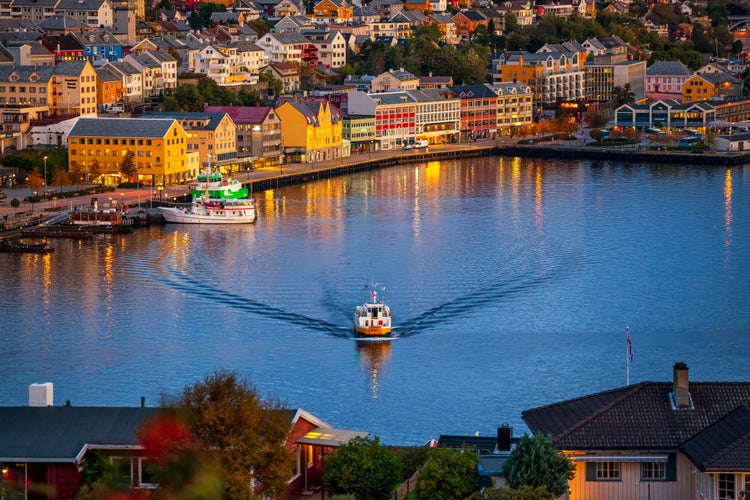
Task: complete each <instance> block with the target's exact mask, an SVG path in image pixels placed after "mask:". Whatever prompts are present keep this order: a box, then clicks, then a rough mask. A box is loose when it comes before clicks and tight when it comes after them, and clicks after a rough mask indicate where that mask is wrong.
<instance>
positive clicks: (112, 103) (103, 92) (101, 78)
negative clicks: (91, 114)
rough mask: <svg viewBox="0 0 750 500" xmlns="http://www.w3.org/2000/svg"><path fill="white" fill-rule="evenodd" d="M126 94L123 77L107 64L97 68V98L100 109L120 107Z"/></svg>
mask: <svg viewBox="0 0 750 500" xmlns="http://www.w3.org/2000/svg"><path fill="white" fill-rule="evenodd" d="M124 96H125V89H124V88H123V86H122V77H121V76H120V74H119V73H115V72H114V71H113V70H112V69H110V68H108V67H107V66H103V67H101V68H97V69H96V100H97V103H98V105H99V111H113V110H117V109H118V104H119V103H122V101H123V98H124Z"/></svg>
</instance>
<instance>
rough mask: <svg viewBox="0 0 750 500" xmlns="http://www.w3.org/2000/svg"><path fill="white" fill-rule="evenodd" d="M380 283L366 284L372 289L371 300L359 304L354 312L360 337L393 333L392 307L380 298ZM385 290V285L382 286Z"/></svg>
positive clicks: (355, 327)
mask: <svg viewBox="0 0 750 500" xmlns="http://www.w3.org/2000/svg"><path fill="white" fill-rule="evenodd" d="M377 286H378V283H372V284H369V285H365V289H369V290H370V301H369V302H365V303H364V304H362V305H359V306H357V308H356V310H355V312H354V331H355V332H356V333H357V336H359V337H367V338H377V337H389V336H390V335H391V330H392V328H391V309H390V308H389V307H388V306H387V305H385V304H384V303H383V301H382V299H381V300H378V292H377V290H376V288H377ZM381 290H382V291H385V287H384V286H383V287H382V288H381Z"/></svg>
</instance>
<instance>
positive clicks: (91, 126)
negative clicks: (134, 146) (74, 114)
mask: <svg viewBox="0 0 750 500" xmlns="http://www.w3.org/2000/svg"><path fill="white" fill-rule="evenodd" d="M174 122H175V121H174V119H168V118H166V119H151V118H124V119H123V118H80V119H79V120H78V122H77V123H76V124H75V126H73V130H71V131H70V135H71V136H83V137H146V138H162V137H164V136H165V135H167V132H168V131H169V128H170V127H171V126H172V124H174Z"/></svg>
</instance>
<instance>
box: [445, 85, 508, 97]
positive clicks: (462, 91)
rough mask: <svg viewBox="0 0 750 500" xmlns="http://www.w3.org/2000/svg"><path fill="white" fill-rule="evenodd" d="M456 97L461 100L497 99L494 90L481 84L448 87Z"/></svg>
mask: <svg viewBox="0 0 750 500" xmlns="http://www.w3.org/2000/svg"><path fill="white" fill-rule="evenodd" d="M448 90H450V91H451V92H452V93H453V94H454V95H455V96H456V97H459V98H461V99H479V98H484V97H497V94H496V93H495V91H494V90H492V88H491V87H490V86H488V85H484V84H481V83H477V84H473V85H452V86H450V87H448Z"/></svg>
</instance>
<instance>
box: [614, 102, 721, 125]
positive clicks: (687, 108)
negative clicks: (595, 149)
mask: <svg viewBox="0 0 750 500" xmlns="http://www.w3.org/2000/svg"><path fill="white" fill-rule="evenodd" d="M714 121H716V110H715V109H714V107H713V106H712V105H711V104H709V103H707V102H696V103H682V102H679V101H676V100H674V99H663V100H661V99H660V100H657V101H653V102H649V103H646V104H624V105H622V106H620V107H619V108H617V109H615V126H617V127H633V128H635V129H638V130H642V129H646V128H650V127H654V128H659V129H664V128H665V129H678V130H683V129H686V128H689V129H699V130H705V128H706V127H709V126H710V125H711V123H712V122H714Z"/></svg>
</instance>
